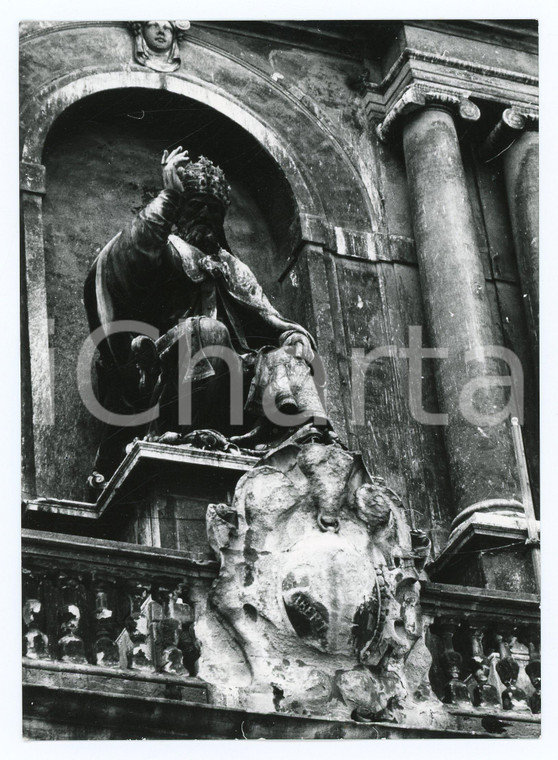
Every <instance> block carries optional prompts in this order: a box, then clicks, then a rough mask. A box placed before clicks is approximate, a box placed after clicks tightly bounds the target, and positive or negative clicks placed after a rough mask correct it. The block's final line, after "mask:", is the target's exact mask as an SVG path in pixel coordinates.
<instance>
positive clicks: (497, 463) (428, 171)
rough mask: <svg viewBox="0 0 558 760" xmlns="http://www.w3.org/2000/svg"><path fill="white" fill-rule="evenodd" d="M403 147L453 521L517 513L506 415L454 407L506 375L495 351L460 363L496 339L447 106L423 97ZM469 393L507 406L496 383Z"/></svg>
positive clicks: (408, 121) (495, 406) (486, 407)
mask: <svg viewBox="0 0 558 760" xmlns="http://www.w3.org/2000/svg"><path fill="white" fill-rule="evenodd" d="M469 118H470V117H469ZM403 148H404V154H405V163H406V167H407V175H408V183H409V190H410V203H411V210H412V216H413V225H414V232H415V243H416V250H417V257H418V262H419V270H420V277H421V285H422V292H423V299H424V304H425V312H426V319H427V327H428V333H429V337H430V344H431V346H432V347H435V348H440V349H447V350H448V352H449V354H448V358H447V359H440V360H438V361H437V362H436V365H437V367H436V383H437V391H438V399H439V404H440V408H441V411H442V412H444V413H447V415H448V424H447V425H446V426H445V436H446V447H447V453H448V458H449V465H450V473H451V477H452V483H453V489H454V496H455V506H456V512H457V518H456V520H455V521H454V527H455V525H456V524H457V523H459V522H461V521H462V520H464V519H465V518H466V517H468V516H470V515H471V514H473V513H474V512H477V511H502V510H505V511H507V510H511V511H522V507H521V503H520V502H519V501H517V498H518V485H517V482H516V463H515V460H514V453H513V445H512V438H511V431H510V427H509V420H505V421H504V422H501V423H499V424H497V425H494V426H489V425H482V424H474V423H471V422H470V421H468V420H467V419H465V418H464V416H463V414H462V412H461V410H460V397H461V394H462V392H463V391H464V389H465V387H466V386H467V384H468V383H469V382H470V381H471V380H479V379H482V378H486V377H487V376H494V375H496V374H504V375H509V369H508V368H507V366H506V365H505V364H504V363H503V362H501V361H500V360H497V359H487V358H484V359H479V360H477V361H471V362H467V363H466V362H465V352H466V351H467V350H469V349H473V350H475V349H477V350H481V349H484V348H485V347H487V346H492V345H495V344H496V343H497V338H496V334H495V330H494V328H493V325H492V314H491V310H490V306H489V302H488V296H487V292H486V286H485V277H484V272H483V267H482V261H481V256H480V251H479V248H478V244H477V239H476V234H475V228H474V222H473V216H472V212H471V206H470V201H469V195H468V191H467V185H466V182H465V176H464V170H463V164H462V159H461V152H460V147H459V142H458V137H457V133H456V128H455V124H454V119H453V116H452V113H451V112H450V110H449V109H448V108H446V107H442V106H440V105H437V104H433V105H429V104H425V105H424V106H422V107H421V108H419V109H418V110H415V111H414V112H413V113H412V114H411V115H410V116H406V117H405V122H404V124H403ZM469 387H471V386H469ZM477 399H478V400H480V404H479V405H478V408H480V409H482V410H483V412H485V413H490V412H494V411H496V410H499V409H501V408H502V407H503V406H504V404H505V396H504V393H503V388H502V387H501V386H500V387H497V386H496V385H494V384H492V386H491V387H490V388H486V389H485V390H483V391H479V392H478V393H477V395H476V396H475V400H477Z"/></svg>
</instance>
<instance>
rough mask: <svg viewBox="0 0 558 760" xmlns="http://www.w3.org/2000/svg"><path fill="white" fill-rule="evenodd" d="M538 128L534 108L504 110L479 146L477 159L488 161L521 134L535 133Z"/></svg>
mask: <svg viewBox="0 0 558 760" xmlns="http://www.w3.org/2000/svg"><path fill="white" fill-rule="evenodd" d="M538 128H539V109H538V108H536V107H535V106H533V107H531V108H529V107H519V106H510V107H509V108H505V109H504V110H503V111H502V114H501V116H500V118H499V120H498V121H497V123H496V125H495V126H494V127H493V129H492V130H491V132H490V133H489V135H488V136H487V137H486V139H485V140H484V142H483V143H482V145H480V146H479V157H480V158H481V160H483V161H490V160H491V159H493V158H495V157H496V156H497V155H498V154H500V153H501V152H502V151H504V150H505V149H506V148H508V147H509V146H510V145H511V144H512V143H513V142H514V141H515V140H517V138H518V137H519V136H520V134H521V133H522V132H526V131H527V130H529V131H536V130H538Z"/></svg>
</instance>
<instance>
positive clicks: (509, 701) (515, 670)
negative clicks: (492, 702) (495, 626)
mask: <svg viewBox="0 0 558 760" xmlns="http://www.w3.org/2000/svg"><path fill="white" fill-rule="evenodd" d="M496 640H497V642H498V646H499V649H500V659H499V660H498V662H497V663H496V670H497V671H498V675H499V677H500V680H501V681H502V683H503V684H504V687H505V688H504V691H503V692H502V707H503V708H504V710H514V711H515V712H518V711H519V712H521V711H525V710H529V705H528V704H527V695H526V694H525V692H524V691H523V689H520V688H519V687H518V686H517V678H518V676H519V665H518V664H517V662H516V661H515V660H514V659H513V657H512V656H511V651H510V644H509V642H508V641H506V640H505V639H504V637H503V636H502V635H501V634H496Z"/></svg>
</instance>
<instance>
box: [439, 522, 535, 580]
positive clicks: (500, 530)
mask: <svg viewBox="0 0 558 760" xmlns="http://www.w3.org/2000/svg"><path fill="white" fill-rule="evenodd" d="M428 574H429V577H430V579H431V580H432V581H434V582H441V583H450V584H456V585H461V586H472V587H476V588H484V589H489V590H501V591H507V592H509V593H517V594H536V593H538V588H537V580H536V576H535V572H534V567H533V557H532V546H531V545H530V544H529V542H528V532H527V521H526V520H525V518H524V517H522V516H521V515H517V514H515V513H513V512H509V511H508V512H506V511H505V510H502V511H500V512H493V511H486V512H475V513H473V514H471V515H470V516H469V517H468V518H467V519H466V520H465V521H463V522H461V523H460V524H459V525H458V526H457V527H456V528H455V529H454V531H453V532H452V534H451V537H450V540H449V542H448V544H447V546H446V548H445V549H444V551H443V552H442V553H441V554H440V555H439V556H438V557H437V558H436V561H435V562H434V563H433V564H432V565H430V566H429V568H428Z"/></svg>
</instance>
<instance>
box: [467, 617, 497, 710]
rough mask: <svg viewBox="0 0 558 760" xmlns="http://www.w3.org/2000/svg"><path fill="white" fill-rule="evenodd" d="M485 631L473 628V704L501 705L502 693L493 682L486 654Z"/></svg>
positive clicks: (483, 705)
mask: <svg viewBox="0 0 558 760" xmlns="http://www.w3.org/2000/svg"><path fill="white" fill-rule="evenodd" d="M483 638H484V631H482V630H481V629H480V628H473V629H472V630H471V650H472V658H471V673H472V676H473V679H474V687H473V705H474V706H475V707H499V706H500V695H499V693H498V689H496V688H495V687H494V686H493V685H492V684H491V683H489V676H490V662H489V660H488V658H487V657H485V654H484V648H483Z"/></svg>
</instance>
